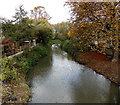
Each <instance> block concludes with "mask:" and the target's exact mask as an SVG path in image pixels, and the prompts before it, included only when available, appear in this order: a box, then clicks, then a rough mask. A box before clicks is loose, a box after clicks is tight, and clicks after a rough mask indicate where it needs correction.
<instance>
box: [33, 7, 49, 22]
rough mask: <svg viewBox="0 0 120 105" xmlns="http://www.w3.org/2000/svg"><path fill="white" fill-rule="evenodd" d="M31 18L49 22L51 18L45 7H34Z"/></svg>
mask: <svg viewBox="0 0 120 105" xmlns="http://www.w3.org/2000/svg"><path fill="white" fill-rule="evenodd" d="M31 18H33V19H35V20H36V21H37V20H41V19H45V20H49V19H50V18H51V17H50V16H49V14H48V13H47V12H46V10H45V8H44V7H43V6H37V7H34V9H33V10H31Z"/></svg>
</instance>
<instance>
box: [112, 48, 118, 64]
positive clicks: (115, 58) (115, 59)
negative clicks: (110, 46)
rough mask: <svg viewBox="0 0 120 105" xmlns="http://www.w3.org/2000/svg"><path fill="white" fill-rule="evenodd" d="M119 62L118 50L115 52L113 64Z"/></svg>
mask: <svg viewBox="0 0 120 105" xmlns="http://www.w3.org/2000/svg"><path fill="white" fill-rule="evenodd" d="M118 60H119V52H118V50H114V54H113V59H112V62H117V61H118Z"/></svg>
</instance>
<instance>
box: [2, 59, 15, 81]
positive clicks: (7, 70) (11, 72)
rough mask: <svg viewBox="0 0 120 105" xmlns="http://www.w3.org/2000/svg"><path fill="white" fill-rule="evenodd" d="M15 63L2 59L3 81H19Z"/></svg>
mask: <svg viewBox="0 0 120 105" xmlns="http://www.w3.org/2000/svg"><path fill="white" fill-rule="evenodd" d="M13 65H14V64H13V62H12V61H11V60H10V59H8V58H7V57H5V58H3V59H2V68H1V71H2V78H1V79H2V80H6V81H8V82H11V81H13V80H14V81H17V70H16V68H15V67H14V66H13Z"/></svg>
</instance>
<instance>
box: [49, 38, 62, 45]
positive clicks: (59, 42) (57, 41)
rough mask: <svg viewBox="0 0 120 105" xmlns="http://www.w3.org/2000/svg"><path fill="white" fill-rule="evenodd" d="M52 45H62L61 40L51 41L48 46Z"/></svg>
mask: <svg viewBox="0 0 120 105" xmlns="http://www.w3.org/2000/svg"><path fill="white" fill-rule="evenodd" d="M53 44H60V45H62V41H61V40H58V39H55V40H51V41H50V42H49V45H53Z"/></svg>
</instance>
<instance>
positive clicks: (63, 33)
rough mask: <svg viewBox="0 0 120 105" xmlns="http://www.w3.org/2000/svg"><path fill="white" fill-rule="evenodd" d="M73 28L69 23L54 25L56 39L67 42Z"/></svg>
mask: <svg viewBox="0 0 120 105" xmlns="http://www.w3.org/2000/svg"><path fill="white" fill-rule="evenodd" d="M70 27H71V24H70V23H69V22H61V23H58V24H55V25H54V29H55V38H58V39H60V40H65V39H66V38H67V37H68V35H67V34H68V31H69V29H70Z"/></svg>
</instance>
